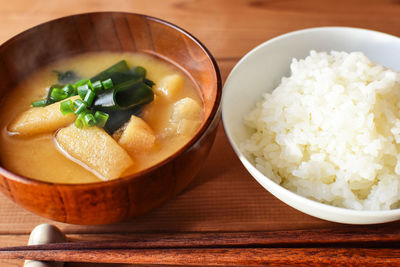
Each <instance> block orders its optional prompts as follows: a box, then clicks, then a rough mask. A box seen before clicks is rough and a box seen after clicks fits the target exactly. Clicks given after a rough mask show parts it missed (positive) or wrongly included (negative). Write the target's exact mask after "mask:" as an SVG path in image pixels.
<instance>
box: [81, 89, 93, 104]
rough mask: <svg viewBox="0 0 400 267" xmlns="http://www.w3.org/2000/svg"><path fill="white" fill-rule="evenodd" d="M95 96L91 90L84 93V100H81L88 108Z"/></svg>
mask: <svg viewBox="0 0 400 267" xmlns="http://www.w3.org/2000/svg"><path fill="white" fill-rule="evenodd" d="M95 96H96V93H95V92H93V91H92V90H88V91H87V92H86V95H85V98H84V99H83V101H85V102H86V104H87V105H88V106H90V105H92V103H93V100H94V98H95Z"/></svg>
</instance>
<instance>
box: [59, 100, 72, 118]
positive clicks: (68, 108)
mask: <svg viewBox="0 0 400 267" xmlns="http://www.w3.org/2000/svg"><path fill="white" fill-rule="evenodd" d="M60 110H61V113H62V114H63V115H67V114H70V113H73V112H74V106H73V104H72V100H71V99H68V100H66V101H63V102H61V103H60Z"/></svg>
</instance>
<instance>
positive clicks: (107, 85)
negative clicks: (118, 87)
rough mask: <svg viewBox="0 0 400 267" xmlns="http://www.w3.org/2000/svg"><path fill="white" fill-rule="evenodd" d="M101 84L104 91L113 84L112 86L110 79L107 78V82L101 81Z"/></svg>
mask: <svg viewBox="0 0 400 267" xmlns="http://www.w3.org/2000/svg"><path fill="white" fill-rule="evenodd" d="M101 84H102V85H103V87H104V89H105V90H107V89H110V88H113V87H114V84H113V82H112V80H111V78H108V79H107V80H104V81H102V82H101Z"/></svg>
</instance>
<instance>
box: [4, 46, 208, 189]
mask: <svg viewBox="0 0 400 267" xmlns="http://www.w3.org/2000/svg"><path fill="white" fill-rule="evenodd" d="M123 59H124V60H126V61H127V63H128V65H129V66H130V67H134V66H142V67H144V68H145V69H146V70H147V74H146V75H147V78H148V79H149V80H151V81H153V82H154V83H155V84H154V85H153V87H152V89H153V92H154V100H153V101H152V102H151V103H149V104H146V105H144V106H143V108H142V110H141V112H140V114H139V115H138V116H139V117H140V118H141V119H142V120H143V121H144V122H145V123H144V124H147V126H146V125H144V126H143V127H144V128H145V129H147V128H149V131H150V132H152V133H153V134H154V137H155V141H154V145H152V146H151V148H148V149H144V150H141V149H137V148H135V149H133V150H129V149H130V148H129V144H128V143H129V138H128V140H127V141H126V140H125V139H126V138H125V136H124V133H123V129H121V130H117V131H115V132H114V133H110V134H111V135H112V137H113V138H114V140H115V141H116V142H119V144H120V145H121V146H122V147H123V149H124V150H126V151H127V154H129V157H131V159H132V162H133V164H131V165H130V166H129V167H128V168H126V169H125V170H124V171H123V173H122V174H121V175H120V176H121V177H124V176H127V175H130V174H133V173H136V172H139V171H141V170H144V169H147V168H149V167H151V166H153V165H155V164H156V163H158V162H160V161H162V160H164V159H166V158H167V157H168V156H170V155H172V154H173V153H174V152H176V151H177V150H179V148H181V147H182V146H184V145H185V144H186V143H187V142H188V141H189V140H190V139H191V138H192V136H193V135H194V134H195V133H196V131H197V130H198V129H199V128H200V125H201V123H202V116H203V103H202V99H201V96H200V95H199V91H198V90H197V88H196V86H195V85H194V84H193V82H192V81H191V80H190V79H189V78H188V77H187V76H186V75H185V74H184V73H183V72H182V71H181V70H179V69H178V68H177V67H175V66H174V65H172V64H171V63H168V62H165V61H163V60H160V59H158V58H156V57H154V56H150V55H146V54H135V53H103V52H101V53H90V54H84V55H78V56H75V57H71V58H68V59H63V60H61V61H57V62H55V63H53V64H51V65H49V66H47V67H44V68H42V69H40V70H39V71H37V72H36V73H34V74H32V75H31V76H29V77H28V78H27V79H26V80H24V81H23V82H21V83H20V84H19V85H18V86H17V88H15V89H14V90H12V91H11V93H10V94H9V95H7V96H6V97H5V98H4V99H3V101H2V105H1V107H0V129H1V136H0V160H1V162H2V164H3V166H4V167H5V168H6V169H8V170H10V171H12V172H15V173H18V174H20V175H22V176H25V177H29V178H34V179H37V180H42V181H47V182H53V183H91V182H99V181H101V180H100V179H99V175H98V174H97V173H96V171H95V170H93V169H91V168H90V167H88V166H87V165H85V164H82V162H80V161H79V160H78V161H77V160H74V157H73V155H69V154H68V153H65V151H62V150H60V146H59V145H57V140H56V137H55V136H56V135H57V131H53V132H46V133H39V134H33V135H31V136H23V135H20V134H18V133H15V132H13V131H11V130H10V124H12V123H13V120H15V118H16V117H17V116H18V114H21V113H23V112H25V111H26V110H29V109H34V108H32V106H31V104H32V102H33V101H35V100H37V99H41V98H45V97H46V96H47V93H48V88H49V86H50V85H52V84H56V83H57V82H58V81H57V75H56V73H55V72H54V70H59V71H67V70H73V71H74V72H75V73H77V75H78V76H79V77H82V78H89V77H92V76H94V75H96V74H97V73H99V72H101V71H102V70H104V69H106V68H107V67H109V66H111V65H113V64H115V63H116V62H118V61H120V60H123ZM171 84H172V85H171ZM169 86H170V87H171V88H168V87H169ZM189 102H190V103H192V102H193V103H194V104H196V105H197V104H198V105H200V106H201V112H200V113H199V114H196V115H195V116H197V117H196V120H194V121H193V120H186V119H185V116H183V117H182V116H181V114H180V112H181V111H182V110H185V108H186V106H187V105H186V104H188V103H189ZM182 112H183V111H182ZM74 116H75V115H74ZM140 121H141V120H140ZM182 122H185V123H182ZM186 122H189V123H186ZM140 123H142V122H139V124H140ZM72 124H73V123H72ZM142 124H143V123H142ZM69 127H74V126H69ZM128 127H129V126H128ZM143 127H142V128H143ZM146 127H147V128H146ZM127 130H128V128H126V131H127ZM146 138H147V137H146ZM146 138H143V140H144V141H143V142H145V141H146V140H147V139H146ZM140 140H142V139H140ZM83 143H84V142H83ZM124 144H128V145H127V147H124ZM125 148H126V149H125ZM82 149H85V147H82ZM71 159H72V160H71ZM100 178H102V177H100ZM103 178H104V177H103ZM103 180H104V179H103Z"/></svg>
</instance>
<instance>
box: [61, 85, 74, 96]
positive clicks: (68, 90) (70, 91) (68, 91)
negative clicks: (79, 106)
mask: <svg viewBox="0 0 400 267" xmlns="http://www.w3.org/2000/svg"><path fill="white" fill-rule="evenodd" d="M62 90H63V91H64V92H65V93H66V94H67V95H68V97H71V96H74V95H76V93H77V92H76V89H75V88H74V87H73V86H72V85H71V84H69V83H68V84H66V85H65V86H64V87H63V88H62Z"/></svg>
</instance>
